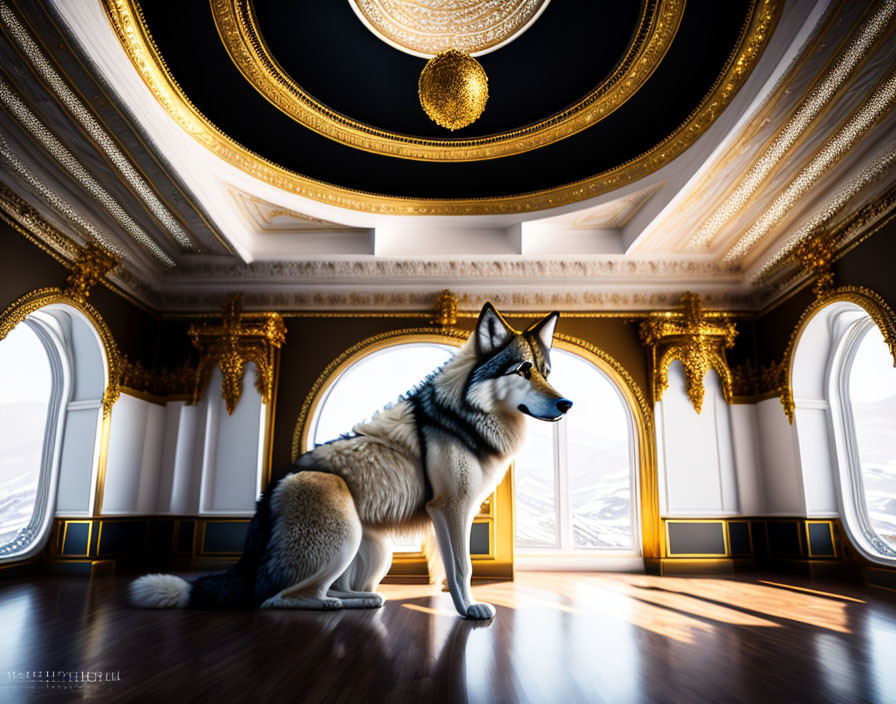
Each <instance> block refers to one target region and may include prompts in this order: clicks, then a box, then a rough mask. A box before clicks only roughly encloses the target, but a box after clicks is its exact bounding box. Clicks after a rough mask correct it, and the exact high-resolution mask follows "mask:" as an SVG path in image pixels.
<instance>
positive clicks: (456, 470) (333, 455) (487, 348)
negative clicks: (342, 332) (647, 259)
mask: <svg viewBox="0 0 896 704" xmlns="http://www.w3.org/2000/svg"><path fill="white" fill-rule="evenodd" d="M557 317H558V314H557V313H552V314H550V315H548V316H547V317H546V318H544V319H543V320H542V321H540V322H539V323H537V324H536V325H533V326H532V327H531V328H529V329H528V330H527V331H526V332H524V333H520V332H517V331H516V330H514V329H513V328H511V327H510V325H508V324H507V322H506V321H505V320H504V318H503V317H501V315H500V314H499V313H498V312H497V311H496V310H495V309H494V308H493V307H492V306H491V304H489V303H487V304H486V305H485V306H484V307H483V309H482V313H481V314H480V316H479V321H478V323H477V325H476V329H475V331H474V332H473V334H472V335H471V336H470V339H469V340H468V341H467V343H466V344H465V345H464V346H463V347H462V348H461V349H460V350H459V351H458V352H457V354H456V355H455V356H454V357H453V358H452V359H451V360H450V361H449V362H448V363H446V364H445V365H444V366H443V367H442V368H441V369H439V370H437V371H436V372H434V373H433V374H432V375H431V376H430V377H429V378H428V379H426V380H425V381H424V382H423V383H422V384H421V385H420V386H419V387H418V388H417V389H415V390H414V391H413V392H411V393H410V394H409V395H408V397H407V398H405V399H403V400H401V401H400V402H399V403H397V404H396V405H394V406H392V407H390V408H387V409H386V410H383V411H381V412H380V413H378V414H377V415H376V416H374V418H373V419H372V420H371V421H369V422H367V423H362V424H360V425H358V426H356V427H355V429H354V431H353V434H352V435H351V436H346V437H343V438H340V439H338V440H335V441H333V442H330V443H327V444H325V445H320V446H318V447H316V448H315V449H314V450H311V451H310V452H308V453H306V454H304V455H302V456H301V457H300V458H299V459H298V460H297V461H296V462H295V464H294V466H293V469H294V470H295V471H294V472H293V473H291V474H288V475H287V476H286V477H284V478H283V479H281V480H280V481H278V482H277V483H275V484H273V485H272V486H271V487H270V488H269V489H268V490H267V491H265V492H264V494H263V495H262V497H261V498H260V499H259V501H258V505H257V510H256V513H255V516H254V517H253V519H252V522H251V524H250V526H249V534H248V536H247V539H246V545H245V549H244V553H243V556H242V558H241V559H240V560H239V562H237V563H236V564H235V565H234V566H233V567H231V568H230V569H229V570H227V571H226V572H223V573H219V574H212V575H208V576H205V577H200V578H198V579H195V580H193V581H191V582H188V581H186V580H183V579H180V578H179V577H175V576H173V575H146V576H144V577H141V578H140V579H138V580H136V581H135V582H134V583H133V584H132V585H131V601H132V602H133V603H134V604H135V605H137V606H141V607H144V608H177V607H187V606H190V607H197V608H221V607H235V606H261V607H262V608H306V609H339V608H369V607H376V606H381V605H382V603H383V597H382V595H381V594H379V593H377V592H376V591H375V589H376V587H377V585H378V584H379V582H380V580H381V579H382V578H383V577H384V576H385V574H386V571H387V570H388V569H389V565H390V564H391V559H392V554H391V550H390V548H389V540H388V539H389V537H390V535H391V534H392V533H394V532H396V531H398V532H408V531H415V530H418V529H419V528H421V527H423V526H425V525H426V524H427V523H428V522H429V521H431V522H432V526H433V527H434V529H435V534H436V538H437V541H438V545H439V551H440V553H441V555H442V561H443V563H444V566H445V574H446V578H447V582H448V588H449V591H450V592H451V596H452V599H453V600H454V605H455V607H456V608H457V610H458V612H459V613H460V614H461V615H462V616H465V617H467V618H472V619H488V618H492V617H493V616H494V613H495V611H494V608H493V607H492V606H491V605H489V604H481V603H476V602H475V601H473V597H472V595H471V593H470V574H471V564H470V552H469V544H470V528H471V526H472V523H473V517H474V516H475V514H476V510H477V509H478V507H479V505H480V504H481V502H482V501H483V499H484V498H485V497H486V496H488V495H489V494H490V493H491V492H492V491H494V489H495V487H496V486H497V485H498V483H499V482H500V481H501V478H502V477H503V476H504V472H505V471H506V470H507V467H508V465H509V462H510V460H511V459H512V458H513V456H514V455H515V454H516V452H517V451H518V450H519V448H520V446H521V445H522V442H523V439H524V434H525V418H524V415H523V414H528V415H530V416H534V417H536V418H539V419H542V420H548V421H554V420H559V419H560V418H561V417H562V416H563V414H564V413H565V412H566V411H567V410H568V409H569V407H570V406H572V402H570V401H568V400H567V399H565V398H563V397H562V396H561V395H560V394H559V393H557V392H556V391H555V390H554V389H553V388H552V387H551V386H550V384H548V382H547V380H546V377H547V375H548V373H549V371H550V348H551V341H552V338H553V333H554V326H555V325H556V322H557Z"/></svg>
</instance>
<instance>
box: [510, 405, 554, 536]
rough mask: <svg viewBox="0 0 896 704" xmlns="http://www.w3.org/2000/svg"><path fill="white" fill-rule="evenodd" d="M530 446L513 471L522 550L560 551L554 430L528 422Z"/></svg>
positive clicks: (527, 445)
mask: <svg viewBox="0 0 896 704" xmlns="http://www.w3.org/2000/svg"><path fill="white" fill-rule="evenodd" d="M526 426H527V427H526V444H525V445H524V446H523V449H522V450H521V451H520V454H519V455H518V456H517V458H516V464H515V466H514V469H513V472H514V473H513V492H514V507H515V508H516V515H515V517H514V520H515V523H516V546H517V547H518V548H523V549H525V548H542V547H545V548H547V547H555V548H559V547H560V536H559V533H558V531H559V526H558V523H557V510H558V506H557V495H556V492H555V487H554V484H555V481H556V477H555V476H554V471H553V467H554V428H553V425H552V424H551V423H546V422H544V421H542V420H535V419H534V418H527V419H526Z"/></svg>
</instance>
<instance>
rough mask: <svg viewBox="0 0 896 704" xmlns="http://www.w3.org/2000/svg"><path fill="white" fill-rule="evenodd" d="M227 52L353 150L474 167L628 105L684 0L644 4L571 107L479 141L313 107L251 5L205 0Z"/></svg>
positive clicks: (293, 113)
mask: <svg viewBox="0 0 896 704" xmlns="http://www.w3.org/2000/svg"><path fill="white" fill-rule="evenodd" d="M211 3H212V12H213V14H214V17H215V25H216V26H217V28H218V34H219V35H220V37H221V41H222V42H223V44H224V46H225V48H226V49H227V53H228V54H229V55H230V58H231V59H232V60H233V62H234V64H236V67H237V68H238V69H239V70H240V72H241V73H242V74H243V76H245V78H246V80H247V81H249V83H251V84H252V86H253V87H254V88H255V89H256V90H257V91H258V92H259V93H261V94H262V95H263V96H264V97H265V98H267V99H268V100H269V101H270V102H271V104H272V105H274V106H275V107H277V108H278V109H279V110H282V111H283V112H284V113H286V114H287V115H289V116H290V117H291V118H292V119H294V120H295V121H296V122H298V123H299V124H301V125H303V126H304V127H307V128H308V129H311V130H314V131H315V132H317V133H319V134H322V135H324V136H325V137H329V138H330V139H333V140H335V141H337V142H340V143H342V144H346V145H348V146H350V147H354V148H356V149H363V150H364V151H368V152H373V153H375V154H384V155H386V156H394V157H400V158H403V159H418V160H426V161H475V160H479V159H495V158H498V157H504V156H509V155H512V154H520V153H522V152H527V151H531V150H533V149H539V148H541V147H544V146H546V145H548V144H551V143H552V142H556V141H558V140H561V139H564V138H566V137H569V136H570V135H573V134H575V133H577V132H580V131H581V130H583V129H585V128H587V127H591V126H592V125H594V124H596V123H597V122H599V121H600V120H602V119H604V118H605V117H607V116H608V115H610V114H611V113H612V112H613V111H615V110H616V109H617V108H619V107H620V106H621V105H622V104H623V103H625V101H627V100H628V99H629V98H631V97H632V96H633V95H634V94H635V93H637V91H638V90H639V89H640V88H641V86H643V85H644V82H645V81H646V80H647V79H648V78H650V76H651V74H652V73H653V72H654V71H655V70H656V68H657V66H659V64H660V62H661V61H662V59H663V57H664V56H665V55H666V52H667V51H668V49H669V47H670V46H671V45H672V41H673V40H674V39H675V34H676V32H677V31H678V25H679V24H680V22H681V17H682V15H683V14H684V7H685V2H684V0H649V2H646V3H644V6H643V7H642V10H641V15H640V17H639V25H638V30H637V31H636V32H635V35H634V38H633V40H632V42H631V44H630V45H629V47H628V49H627V51H626V54H625V56H624V57H623V59H622V61H620V62H619V64H618V65H617V67H616V68H615V69H614V71H613V73H612V74H611V75H610V76H609V77H608V78H606V79H605V80H604V81H602V82H601V83H600V84H599V85H598V86H597V87H595V88H594V89H593V90H592V91H591V92H590V93H588V95H586V96H585V97H584V98H582V99H581V100H580V101H579V102H578V103H576V104H575V105H572V106H571V107H569V108H567V109H565V110H563V111H562V112H560V113H557V114H555V115H552V116H551V117H548V118H546V119H544V120H540V121H539V122H536V123H533V124H531V125H527V126H526V127H522V128H520V129H516V130H510V131H506V132H500V133H497V134H493V135H488V136H486V137H474V138H465V139H447V138H446V139H433V138H428V137H419V136H414V135H405V134H400V133H398V132H390V131H388V130H381V129H379V128H377V127H373V126H371V125H367V124H364V123H362V122H358V121H356V120H353V119H352V118H351V117H348V116H346V115H342V114H340V113H338V112H336V111H334V110H331V109H330V108H328V107H327V106H326V105H324V104H323V103H321V102H319V101H317V100H315V99H314V98H313V97H312V96H311V95H310V94H308V93H307V92H306V91H305V90H304V89H303V88H302V87H301V85H299V83H298V82H296V81H295V80H294V79H293V78H292V77H291V76H290V75H289V74H288V73H287V72H286V71H285V70H284V69H283V67H281V66H280V64H279V63H277V60H276V59H275V58H274V56H273V54H272V53H271V51H270V49H269V48H268V46H267V44H266V43H265V41H264V38H263V37H262V35H261V31H260V30H259V28H258V24H257V22H256V17H255V11H254V7H253V5H252V2H251V0H211Z"/></svg>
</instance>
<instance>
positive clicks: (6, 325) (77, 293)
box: [0, 244, 121, 418]
mask: <svg viewBox="0 0 896 704" xmlns="http://www.w3.org/2000/svg"><path fill="white" fill-rule="evenodd" d="M116 263H117V261H116V260H115V258H114V257H113V256H112V255H110V254H109V253H108V252H106V251H104V250H103V249H101V248H100V247H98V246H96V245H93V244H91V245H88V246H87V247H84V248H82V249H81V250H80V252H79V255H78V258H77V259H76V260H75V261H74V262H71V263H70V264H69V266H70V267H71V272H70V273H69V276H68V286H67V287H66V288H60V287H58V286H48V287H45V288H38V289H35V290H33V291H30V292H29V293H26V294H25V295H24V296H21V297H20V298H18V299H17V300H15V301H13V302H12V303H11V304H10V305H9V306H8V307H7V308H6V310H4V311H3V313H2V314H0V340H3V339H5V338H6V336H7V335H8V334H9V333H10V332H11V331H12V329H13V328H14V327H15V326H16V325H18V324H19V323H21V322H22V321H23V320H25V318H27V317H28V316H29V315H31V314H32V313H34V312H36V311H38V310H40V309H41V308H44V307H46V306H49V305H53V304H64V305H67V306H71V307H72V308H75V309H76V310H78V311H79V312H80V313H82V314H83V315H84V316H85V317H86V318H87V320H88V321H89V323H90V324H91V325H92V326H93V328H94V330H95V331H96V333H97V335H98V336H99V338H100V342H101V344H102V346H103V351H104V353H105V357H106V368H107V372H108V377H107V382H106V388H105V390H104V391H103V400H102V405H103V417H104V418H108V417H109V414H110V413H111V412H112V406H113V405H114V404H115V402H116V401H117V400H118V398H119V397H120V396H121V354H120V353H119V351H118V345H116V344H115V339H114V338H113V337H112V333H111V331H110V330H109V327H108V326H107V325H106V322H105V321H104V320H103V317H102V316H101V315H100V313H99V311H97V309H96V308H94V307H93V306H92V305H91V304H90V303H89V302H88V301H87V297H88V296H89V295H90V289H91V288H92V287H93V286H94V285H96V283H97V282H98V281H99V280H100V279H102V278H103V277H104V276H105V275H106V274H107V273H108V272H109V271H110V270H111V269H112V268H113V267H114V266H115V264H116Z"/></svg>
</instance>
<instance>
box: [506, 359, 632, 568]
mask: <svg viewBox="0 0 896 704" xmlns="http://www.w3.org/2000/svg"><path fill="white" fill-rule="evenodd" d="M550 382H551V384H552V385H553V386H554V388H556V389H557V390H558V391H559V392H560V393H562V394H564V395H565V396H567V397H568V398H570V399H572V400H573V402H574V405H573V407H572V409H571V410H570V411H569V413H568V414H567V415H566V417H564V418H563V419H562V420H561V421H560V422H558V423H545V422H542V421H538V420H535V419H529V421H528V426H529V427H528V434H527V439H526V445H525V447H524V449H523V451H522V452H521V453H520V455H519V456H518V457H517V461H516V470H515V475H514V479H515V482H516V486H515V490H514V494H515V498H516V516H515V518H516V547H517V550H518V551H519V552H522V553H538V552H570V551H587V552H591V553H593V552H596V551H613V552H623V553H629V554H630V553H637V552H639V548H638V541H637V540H636V534H637V530H636V515H635V513H636V512H635V511H634V503H635V502H634V500H633V499H634V496H635V492H634V488H633V487H634V479H635V470H634V467H635V461H634V460H635V452H636V451H635V445H634V433H633V428H632V424H631V420H630V414H629V412H628V409H627V407H626V404H625V401H624V400H623V397H622V395H621V393H620V390H619V387H618V386H617V385H616V384H615V383H613V382H612V381H611V380H610V379H609V378H608V377H607V375H606V374H604V373H603V372H602V371H601V370H600V369H598V368H597V367H596V366H594V365H593V364H591V362H589V361H587V360H585V359H583V358H582V357H580V356H579V355H577V354H574V353H573V352H571V351H567V350H564V349H558V348H555V349H554V350H553V351H552V352H551V376H550Z"/></svg>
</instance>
